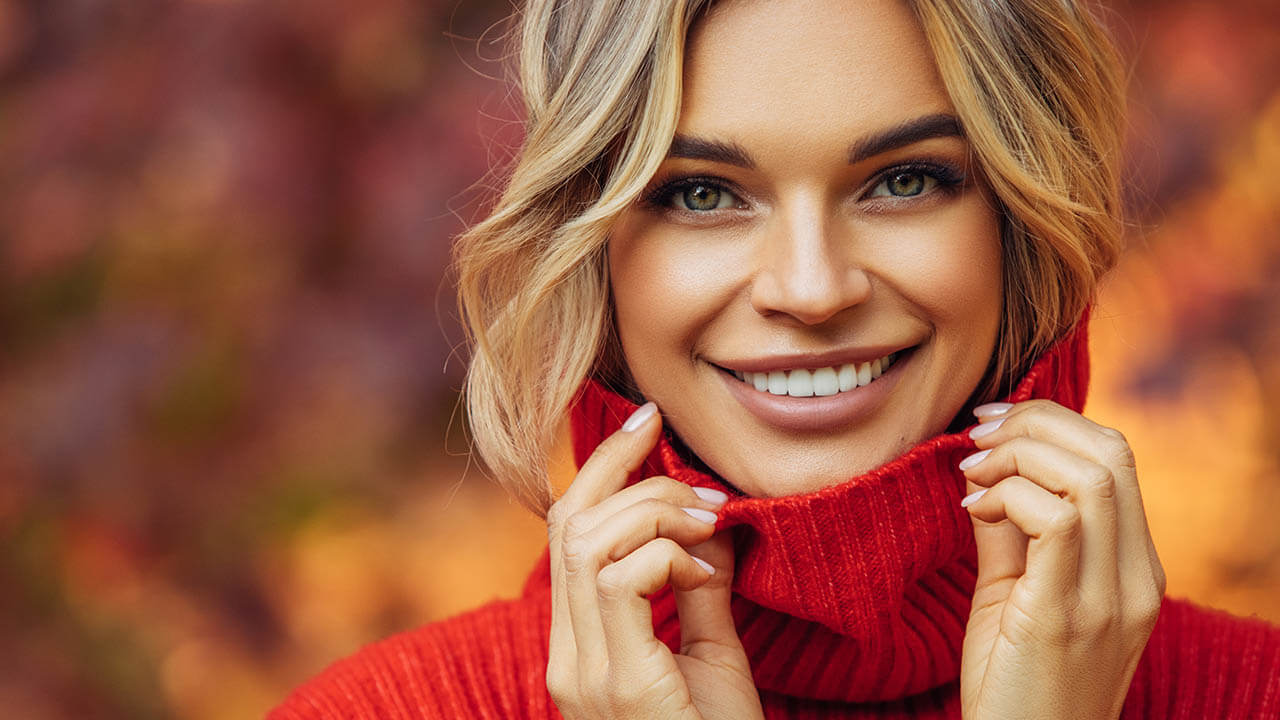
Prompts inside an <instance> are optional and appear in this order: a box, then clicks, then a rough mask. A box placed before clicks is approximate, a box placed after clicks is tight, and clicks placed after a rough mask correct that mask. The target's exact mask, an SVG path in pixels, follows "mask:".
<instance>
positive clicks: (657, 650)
mask: <svg viewBox="0 0 1280 720" xmlns="http://www.w3.org/2000/svg"><path fill="white" fill-rule="evenodd" d="M834 18H845V19H844V20H840V21H835V20H834ZM762 37H766V38H769V42H767V43H762V42H759V40H758V39H759V38H762ZM686 52H687V62H686V78H685V96H684V104H683V107H682V113H681V117H680V119H679V125H678V130H677V135H678V136H691V137H698V138H706V139H711V140H715V141H719V142H722V143H731V144H733V145H734V146H736V147H737V148H739V149H740V150H742V151H744V152H745V153H746V154H748V155H749V156H750V157H751V159H752V163H751V165H752V166H751V167H750V168H746V167H739V166H737V165H735V164H732V163H726V162H723V161H713V160H708V159H690V158H668V159H667V161H666V162H664V164H663V166H662V168H661V169H660V170H659V172H658V174H657V176H656V177H655V179H654V183H653V184H652V185H653V187H655V188H658V187H665V186H666V183H667V182H669V181H670V180H672V179H673V178H679V177H689V176H694V177H697V178H701V179H702V180H703V181H705V182H704V185H708V184H710V180H709V178H717V180H716V182H717V183H719V185H717V187H718V188H719V189H720V190H721V194H720V195H719V196H718V197H716V196H709V195H707V193H706V190H705V188H704V190H703V191H699V193H701V194H698V193H694V195H695V196H696V197H692V198H691V197H690V196H689V194H688V193H685V194H684V195H681V194H679V193H675V194H672V193H667V194H660V195H659V197H658V198H657V199H656V200H653V199H651V200H649V201H647V202H641V203H638V204H637V205H636V207H635V208H633V209H632V210H630V211H628V212H627V213H626V214H625V215H624V217H623V218H622V219H621V220H620V222H619V223H618V225H617V226H616V228H615V232H614V234H613V236H612V238H611V242H610V247H609V262H610V265H609V270H610V279H611V282H612V288H613V299H614V303H615V310H616V315H615V317H616V322H617V328H618V334H619V337H620V340H621V342H622V346H623V351H624V356H625V358H626V361H627V364H628V367H629V369H630V371H631V374H632V377H633V379H634V381H635V383H636V385H637V387H638V388H639V389H640V391H641V392H642V393H643V394H644V395H645V396H646V397H647V398H649V399H650V400H651V401H652V402H650V403H648V404H646V405H645V406H644V407H642V408H641V409H640V410H639V411H638V412H637V415H636V417H635V418H634V419H633V421H632V422H629V423H628V425H627V426H624V429H623V430H621V431H619V432H618V433H616V434H615V435H613V436H611V437H610V438H608V439H606V440H605V442H603V443H602V444H601V445H600V447H599V448H597V450H596V451H595V453H594V454H593V455H592V456H591V458H590V459H589V460H588V462H587V463H586V464H585V465H584V466H583V467H582V469H581V470H580V471H579V474H578V476H577V477H576V479H575V480H574V482H573V484H572V485H571V486H570V488H569V489H568V490H567V491H566V493H565V494H564V496H563V497H561V498H560V499H559V500H558V501H557V502H556V503H555V504H554V505H553V506H552V507H551V509H550V511H549V512H548V515H547V521H548V536H549V540H550V546H551V572H552V583H553V588H554V594H553V600H552V624H551V644H550V662H549V663H548V669H547V685H548V689H549V690H550V692H551V695H552V698H553V699H554V700H555V702H556V704H557V706H558V707H559V708H560V710H561V712H562V713H563V715H564V716H565V717H566V718H569V719H570V720H573V719H575V718H583V719H585V718H602V717H607V718H691V719H692V718H753V717H755V718H758V717H762V712H761V708H760V701H759V697H758V694H757V691H756V689H755V687H754V684H753V683H752V680H751V672H750V667H749V664H748V662H747V658H746V657H745V654H744V652H743V650H742V645H741V642H740V641H739V639H738V637H737V634H736V631H735V628H734V625H733V621H732V618H731V616H730V612H729V599H730V588H731V584H732V575H733V567H734V564H733V549H732V545H731V543H730V541H729V537H728V535H727V533H725V534H720V535H716V534H715V532H714V512H715V511H716V510H717V509H718V508H719V507H720V505H721V504H723V501H724V498H722V497H714V496H708V495H706V494H705V493H703V494H702V495H699V494H697V493H695V492H694V490H693V489H691V488H689V487H688V486H685V485H682V484H681V483H678V482H676V481H674V480H671V479H670V478H663V477H655V478H648V479H646V480H644V481H642V482H640V483H637V484H635V485H633V486H631V487H625V485H626V480H627V477H628V475H629V474H630V473H631V472H632V471H633V470H634V469H635V468H637V467H639V465H640V463H641V462H642V460H643V458H644V457H645V456H646V455H647V454H648V452H649V451H650V450H651V449H652V447H653V446H654V444H655V443H656V441H657V439H658V437H659V435H660V433H661V429H662V425H663V423H664V422H666V423H667V424H669V425H670V426H671V428H672V429H674V430H675V431H676V433H677V434H678V435H679V436H680V438H681V439H682V440H683V441H684V442H685V443H686V444H687V445H688V446H689V448H690V449H692V450H693V451H694V452H695V453H696V454H697V455H698V456H699V458H701V459H702V460H703V461H704V462H706V463H707V464H708V465H709V466H710V467H711V468H712V469H713V470H715V471H716V472H717V473H718V474H720V475H721V476H722V477H724V478H725V479H726V480H728V481H729V482H731V483H733V484H735V485H736V486H737V487H738V488H740V489H742V490H743V491H744V492H746V493H748V494H750V495H756V496H769V495H783V494H790V493H797V492H804V491H810V490H815V489H818V488H821V487H826V486H830V485H833V484H837V483H840V482H843V481H845V480H847V479H848V478H849V477H851V476H853V475H855V474H857V473H860V472H863V471H866V470H869V469H871V468H873V467H875V466H877V465H880V464H882V463H884V462H885V461H887V460H889V459H891V458H893V457H895V456H896V455H898V454H900V453H901V452H902V451H903V450H905V449H907V448H908V447H910V446H911V445H913V444H915V443H916V442H918V441H920V440H922V439H924V438H926V437H929V436H932V435H935V434H937V433H939V432H941V431H943V430H944V429H945V428H946V427H947V426H948V425H949V424H950V423H951V422H952V420H953V419H954V418H955V416H956V414H957V413H958V412H959V411H960V410H961V408H962V407H964V405H965V402H966V400H967V399H968V397H969V395H970V394H971V393H972V392H973V390H974V388H975V387H976V386H977V384H978V383H979V382H980V380H981V379H982V376H983V373H984V371H985V369H986V367H987V363H988V360H989V358H990V357H991V354H992V352H993V349H994V344H995V338H996V332H997V328H998V326H999V322H1000V312H1001V304H1000V303H1001V301H1000V293H1001V288H1000V255H999V217H998V216H997V215H996V213H995V211H994V209H993V207H994V204H993V203H992V202H991V200H990V196H989V193H988V191H987V190H986V188H985V187H984V186H983V184H982V182H981V178H980V177H977V175H976V172H975V171H974V169H973V168H972V167H970V166H969V158H968V146H967V144H966V143H965V141H964V140H963V139H962V138H959V137H934V138H927V139H923V140H919V141H917V142H913V143H911V144H909V145H906V146H903V147H897V148H894V149H891V150H888V151H886V152H881V153H877V154H875V155H873V156H871V157H868V158H866V159H864V160H861V161H859V162H856V163H852V164H850V163H849V162H848V160H849V157H848V156H849V153H848V149H849V146H850V143H851V142H856V141H857V140H859V139H860V138H865V137H868V136H870V135H874V134H876V133H878V132H880V131H882V130H884V129H885V128H892V127H896V126H900V125H901V124H902V123H904V122H909V121H911V120H912V119H914V118H919V117H926V116H936V115H938V114H946V113H950V112H953V110H952V108H951V105H950V103H949V101H948V99H947V96H946V93H945V91H944V90H943V87H942V84H941V82H940V80H939V79H938V75H937V70H936V68H935V67H934V65H933V61H932V58H931V57H930V55H929V53H928V49H927V46H926V44H925V40H924V37H923V34H922V32H921V30H920V28H919V27H918V25H917V24H916V22H915V19H914V17H913V16H912V14H911V13H910V11H909V9H908V8H906V7H905V6H904V5H903V4H900V3H897V2H892V1H891V0H883V1H878V2H866V3H859V4H856V5H851V4H848V3H844V2H840V1H839V0H818V2H817V4H816V5H815V2H814V0H809V1H808V2H803V3H801V2H797V1H794V0H778V1H776V2H771V3H746V2H727V3H723V4H718V5H717V6H716V9H715V10H714V11H713V13H712V14H711V15H710V16H709V17H707V18H706V19H704V20H703V21H701V22H700V24H699V25H698V26H697V27H696V29H695V32H694V33H693V34H692V36H691V38H690V42H689V46H688V48H687V51H686ZM742 68H750V72H744V71H743V70H742ZM922 160H927V161H929V162H931V163H935V164H945V165H948V166H950V167H953V168H955V169H957V170H958V172H954V173H953V176H952V177H953V178H954V177H955V176H962V177H964V178H965V179H964V180H962V181H957V182H955V183H954V186H952V187H950V189H943V188H942V184H941V183H939V184H937V185H928V183H927V181H925V180H923V179H922V178H921V177H918V176H916V177H909V178H905V179H904V177H903V176H902V173H901V171H894V170H893V169H894V168H900V167H901V166H902V164H903V163H911V162H919V161H922ZM887 170H888V171H893V172H894V173H896V174H894V175H893V177H895V178H897V180H895V184H894V187H895V188H897V189H899V190H901V189H903V188H906V189H913V190H919V192H913V193H907V194H905V195H903V196H894V193H887V194H886V193H884V192H882V191H884V190H885V189H886V186H885V184H884V182H883V181H884V180H885V177H886V176H885V172H886V171H887ZM922 183H923V185H922ZM686 189H687V188H686ZM709 198H710V199H715V200H716V202H707V203H703V204H701V205H699V204H698V203H697V202H695V203H694V205H697V206H698V207H700V208H701V209H698V210H697V211H695V208H691V207H690V206H689V203H688V201H689V200H690V199H693V200H707V199H709ZM682 203H683V204H682ZM861 344H868V345H885V344H889V345H901V346H903V347H907V346H909V347H912V348H914V350H912V351H911V353H910V355H909V356H908V359H907V360H906V361H904V362H903V363H902V365H901V366H900V367H898V368H897V370H898V372H899V376H898V379H897V382H896V384H894V385H892V386H891V388H892V389H891V390H890V391H889V392H888V394H887V395H885V396H884V397H883V398H882V399H881V401H880V402H878V403H876V404H874V405H873V406H872V407H870V408H869V409H868V410H867V411H866V412H863V413H861V414H860V415H859V416H858V417H857V418H856V419H855V420H854V421H853V422H850V423H848V424H847V425H844V426H841V427H838V428H833V429H827V430H823V431H820V432H819V431H812V432H808V431H795V430H782V429H779V428H778V427H775V426H772V425H770V424H768V423H765V422H762V421H761V420H759V419H758V418H757V417H755V416H753V415H752V414H751V413H749V412H747V411H746V410H745V409H744V408H743V407H742V405H740V404H739V403H738V402H737V401H736V400H735V399H734V398H733V397H732V396H731V395H730V394H729V393H728V392H726V390H725V378H724V374H723V372H722V371H721V370H720V369H718V368H717V367H716V365H717V364H719V363H721V362H726V361H731V360H733V359H735V358H742V357H757V356H760V355H769V354H778V353H796V352H800V353H810V352H822V351H827V350H831V349H833V348H842V347H846V346H848V345H861ZM877 382H879V381H877ZM886 387H889V386H886ZM659 408H660V409H661V412H659V411H658V409H659ZM979 411H981V412H982V413H983V414H982V415H981V416H980V419H984V420H988V421H989V422H986V423H984V424H983V425H982V426H980V428H982V430H975V443H976V444H977V445H978V447H979V448H981V449H982V450H990V451H991V452H990V453H989V454H986V455H981V454H978V455H975V456H973V457H972V458H970V459H967V460H966V462H965V464H964V466H963V470H964V472H965V474H966V476H967V478H968V479H969V482H970V489H971V490H972V491H975V492H980V491H984V490H985V492H983V494H982V495H977V496H974V495H971V496H970V497H969V498H966V506H967V507H968V509H969V511H970V513H971V515H972V517H973V519H974V528H975V537H976V540H977V545H978V555H979V577H978V584H977V590H976V592H975V596H974V606H973V612H972V615H971V618H970V622H969V625H968V629H967V632H966V638H965V645H964V648H963V655H962V669H961V696H962V701H963V708H964V716H965V717H966V718H971V719H976V718H983V719H992V718H1014V717H1036V718H1068V717H1072V718H1074V717H1091V718H1093V717H1096V718H1106V717H1116V716H1117V715H1118V713H1119V709H1120V706H1121V704H1122V703H1123V699H1124V695H1125V692H1126V691H1127V688H1128V685H1129V681H1130V679H1131V678H1132V674H1133V671H1134V669H1135V668H1136V664H1137V660H1138V658H1139V657H1140V655H1141V652H1142V649H1143V647H1144V646H1145V644H1146V641H1147V638H1148V637H1149V635H1150V632H1151V628H1152V626H1153V625H1154V622H1155V617H1156V614H1157V612H1158V609H1159V602H1160V597H1161V596H1162V595H1163V591H1164V576H1163V572H1162V570H1161V569H1160V564H1159V560H1158V558H1157V557H1156V555H1155V551H1154V548H1153V546H1152V544H1151V540H1150V534H1149V532H1148V531H1147V526H1146V520H1145V516H1144V515H1143V512H1142V502H1141V497H1140V494H1139V491H1138V485H1137V477H1136V472H1135V471H1134V469H1133V461H1132V455H1131V453H1129V451H1128V445H1127V444H1126V443H1125V442H1124V439H1123V436H1121V435H1120V434H1119V433H1118V432H1116V431H1114V430H1111V429H1109V428H1105V427H1102V426H1099V425H1096V424H1094V423H1092V422H1091V421H1089V420H1087V419H1085V418H1083V417H1081V416H1080V415H1078V414H1077V413H1074V412H1072V411H1070V410H1067V409H1066V408H1063V407H1061V406H1059V405H1056V404H1054V403H1051V402H1045V401H1033V402H1029V403H1022V404H1019V405H1017V406H1008V405H997V406H983V407H982V408H979ZM975 412H978V411H975ZM997 423H998V424H997ZM667 584H670V585H671V586H672V588H673V590H674V591H675V597H676V603H677V609H678V612H679V614H680V626H681V631H682V633H683V635H682V640H681V649H680V652H678V653H674V654H673V653H671V652H670V651H669V650H667V648H666V647H665V646H664V645H663V644H662V643H660V642H658V641H657V640H656V638H655V637H654V635H653V630H652V619H651V616H650V609H649V604H648V600H647V599H646V595H648V594H650V593H652V592H655V591H657V590H658V589H660V588H661V587H663V586H664V585H667ZM1064 679H1069V682H1064Z"/></svg>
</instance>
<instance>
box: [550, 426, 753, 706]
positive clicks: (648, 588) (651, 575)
mask: <svg viewBox="0 0 1280 720" xmlns="http://www.w3.org/2000/svg"><path fill="white" fill-rule="evenodd" d="M661 430H662V420H661V418H660V417H658V413H657V412H656V408H655V407H654V406H653V404H652V403H650V404H647V405H645V406H644V407H642V408H640V409H639V410H637V411H636V413H635V414H634V415H633V416H632V418H631V419H630V420H628V422H627V424H625V425H624V426H623V429H622V430H619V431H618V432H616V433H614V434H613V435H611V436H610V437H608V438H607V439H605V441H604V442H602V443H601V444H600V446H599V447H598V448H596V450H595V452H594V453H592V455H591V457H590V458H589V459H588V460H587V462H586V463H585V464H584V465H583V466H582V469H581V470H580V471H579V472H578V476H577V477H576V478H575V479H574V481H573V484H572V485H571V486H570V487H569V489H568V490H567V491H566V492H565V494H564V496H563V497H561V498H560V500H559V501H557V502H556V503H555V504H554V505H552V506H551V509H550V510H548V512H547V535H548V538H549V540H550V546H551V585H552V600H551V644H550V657H549V661H548V664H547V689H548V690H550V692H551V697H552V699H553V700H555V703H556V706H557V707H558V708H559V709H560V712H561V714H562V715H564V717H565V718H566V720H588V719H590V720H599V719H602V718H610V719H617V720H621V719H624V718H625V719H628V720H630V719H633V718H634V719H639V718H663V719H664V720H665V719H666V718H680V719H681V720H714V719H717V718H726V719H728V718H733V719H734V720H739V719H750V718H763V716H764V714H763V711H762V709H761V707H760V697H759V694H758V692H757V691H756V687H755V683H754V681H753V680H752V678H751V668H750V666H749V665H748V663H747V656H746V653H745V652H744V651H743V649H742V642H741V641H740V640H739V639H738V634H737V629H736V628H735V627H734V624H733V616H732V615H731V614H730V612H729V598H730V587H731V585H732V580H733V545H732V544H731V542H730V538H729V536H728V534H727V533H725V534H722V535H720V536H718V537H713V536H714V534H715V515H714V511H715V510H717V509H718V508H719V507H720V506H721V505H723V504H724V502H725V500H726V499H727V498H726V497H725V496H724V494H723V493H719V492H717V491H714V490H700V491H698V492H695V491H694V489H693V488H691V487H689V486H688V485H684V484H683V483H680V482H677V481H675V480H672V479H671V478H667V477H652V478H648V479H647V480H644V481H643V482H639V483H637V484H635V485H633V486H631V487H629V488H626V489H623V486H624V485H625V484H626V481H627V477H628V476H629V475H630V474H631V473H632V472H634V471H635V469H636V468H638V467H640V464H641V463H642V462H644V459H645V457H646V456H647V455H648V454H649V452H650V450H652V448H653V446H654V444H655V443H656V442H657V439H658V436H659V434H660V433H661ZM668 583H669V584H670V585H671V586H672V589H673V590H674V591H675V600H676V611H677V612H678V613H679V616H680V653H679V654H672V652H671V651H670V650H669V649H668V648H667V646H666V645H664V644H663V643H662V642H660V641H659V640H658V639H657V638H656V637H654V634H653V618H652V612H651V610H650V607H649V600H648V599H647V598H646V597H645V596H646V595H649V594H652V593H655V592H657V591H658V590H659V589H661V588H662V587H663V586H664V585H667V584H668Z"/></svg>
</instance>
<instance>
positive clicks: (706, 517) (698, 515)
mask: <svg viewBox="0 0 1280 720" xmlns="http://www.w3.org/2000/svg"><path fill="white" fill-rule="evenodd" d="M680 509H681V510H683V511H685V512H686V513H688V514H689V515H690V517H692V518H693V519H694V520H697V521H699V522H704V523H708V524H711V525H715V524H716V514H715V513H713V512H710V511H707V510H699V509H698V508H680Z"/></svg>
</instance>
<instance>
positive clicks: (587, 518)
mask: <svg viewBox="0 0 1280 720" xmlns="http://www.w3.org/2000/svg"><path fill="white" fill-rule="evenodd" d="M650 499H654V500H663V501H666V502H667V503H669V504H671V505H677V506H679V507H688V508H697V509H700V510H707V511H710V512H715V511H717V510H719V509H720V507H721V506H722V505H724V503H725V502H726V501H727V500H728V499H729V496H728V495H725V494H724V493H722V492H720V491H719V490H713V489H711V488H694V487H691V486H689V485H686V484H684V483H682V482H680V481H679V480H673V479H672V478H669V477H666V476H662V475H658V476H654V477H651V478H646V479H645V480H642V481H640V482H638V483H636V484H635V485H631V486H629V487H626V488H623V489H622V490H619V491H618V492H616V493H614V494H612V495H610V496H609V497H607V498H605V499H604V500H601V501H600V502H599V503H597V504H596V505H594V506H592V507H589V508H586V509H584V510H580V511H579V512H577V513H576V517H575V522H578V518H581V522H583V523H585V524H586V525H589V526H592V527H594V526H595V525H598V524H600V523H602V522H605V521H606V519H608V518H610V517H612V516H614V515H616V514H617V513H619V512H621V511H622V510H624V509H625V508H628V507H630V506H632V505H635V504H637V503H640V502H643V501H645V500H650Z"/></svg>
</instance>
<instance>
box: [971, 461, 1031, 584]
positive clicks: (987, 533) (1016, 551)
mask: <svg viewBox="0 0 1280 720" xmlns="http://www.w3.org/2000/svg"><path fill="white" fill-rule="evenodd" d="M967 485H968V488H969V492H970V493H975V492H983V493H985V492H986V490H987V488H983V487H979V486H977V485H974V484H973V483H967ZM973 497H974V496H973V495H972V494H970V495H969V497H967V498H965V500H964V502H970V498H973ZM969 517H970V519H971V520H973V539H974V543H975V544H976V546H977V551H978V579H977V584H976V585H975V587H974V595H973V605H974V607H975V608H979V607H984V606H987V605H993V604H997V603H1003V602H1004V600H1005V598H1007V597H1008V595H1009V589H1010V587H1009V586H1011V585H1012V584H1013V583H1014V582H1016V581H1017V580H1018V578H1020V577H1022V576H1023V574H1024V573H1026V571H1027V536H1026V534H1024V533H1023V532H1022V531H1021V530H1019V529H1018V526H1017V525H1014V524H1013V523H1012V522H1010V521H1009V520H1008V518H1004V519H1001V520H999V521H997V522H987V521H985V520H982V519H981V518H978V517H977V516H975V515H973V514H970V515H969Z"/></svg>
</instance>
